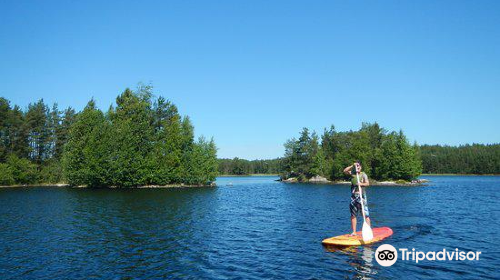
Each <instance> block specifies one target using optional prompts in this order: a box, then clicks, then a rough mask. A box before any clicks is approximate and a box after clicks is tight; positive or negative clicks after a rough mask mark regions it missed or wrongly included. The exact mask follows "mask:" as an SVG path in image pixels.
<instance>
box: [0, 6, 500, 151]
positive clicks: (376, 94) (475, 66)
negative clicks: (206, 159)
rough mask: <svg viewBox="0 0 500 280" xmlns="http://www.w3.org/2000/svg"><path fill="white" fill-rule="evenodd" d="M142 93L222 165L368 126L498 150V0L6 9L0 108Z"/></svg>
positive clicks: (104, 100) (2, 11) (104, 103)
mask: <svg viewBox="0 0 500 280" xmlns="http://www.w3.org/2000/svg"><path fill="white" fill-rule="evenodd" d="M138 82H145V83H149V82H151V83H152V84H153V86H154V87H155V89H156V93H157V94H159V95H163V96H165V97H166V98H168V99H170V100H171V101H173V102H174V103H175V104H177V106H178V107H179V108H180V112H181V113H182V114H187V115H189V116H190V117H191V119H192V120H193V123H194V125H195V128H196V134H197V135H205V136H207V137H212V136H213V137H214V138H215V140H216V142H217V145H218V147H219V157H235V156H238V157H241V158H247V159H255V158H274V157H277V156H281V155H282V154H283V150H284V149H283V142H285V140H286V139H288V138H291V137H294V136H297V135H298V133H299V131H300V130H301V128H302V127H304V126H307V127H310V128H311V129H313V130H316V131H318V132H322V130H323V128H324V127H328V126H330V125H331V124H335V126H336V128H337V129H338V130H341V131H342V130H349V129H358V128H359V127H360V125H361V122H374V121H377V122H379V124H380V125H382V126H383V127H385V128H388V129H391V130H399V129H400V128H401V129H403V131H404V132H405V133H406V134H407V135H408V137H409V138H410V140H411V141H417V142H418V143H424V144H436V143H438V144H450V145H457V144H465V143H472V142H476V143H498V142H500V129H499V128H500V125H499V123H500V109H499V108H500V1H434V0H433V1H364V2H362V1H355V2H354V1H130V2H128V1H4V0H0V96H3V97H6V98H7V99H9V100H11V102H12V104H18V105H20V106H22V107H26V106H27V105H28V104H29V103H30V102H34V101H36V100H38V99H40V98H43V99H44V100H45V101H46V102H47V103H50V104H51V103H53V102H57V103H58V104H59V106H60V107H61V108H64V107H67V106H72V107H74V108H76V109H78V110H80V109H82V108H83V107H84V106H85V104H86V102H87V101H88V100H89V99H90V98H91V97H95V99H96V100H97V102H98V105H99V106H100V107H101V108H102V109H107V108H108V107H109V105H110V104H111V103H113V102H114V99H115V97H116V96H117V95H118V94H119V93H120V92H121V91H122V90H123V89H124V88H126V87H135V86H136V85H137V83H138Z"/></svg>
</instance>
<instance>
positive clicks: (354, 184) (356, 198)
mask: <svg viewBox="0 0 500 280" xmlns="http://www.w3.org/2000/svg"><path fill="white" fill-rule="evenodd" d="M344 173H345V174H347V175H349V176H351V203H350V204H349V210H350V211H351V226H352V233H351V235H356V226H357V222H358V221H357V219H356V216H357V215H358V214H359V213H361V211H363V210H362V209H361V198H360V195H359V188H358V176H356V173H358V174H359V180H360V182H359V185H360V186H361V189H362V191H363V194H362V195H363V205H364V210H365V217H366V222H367V223H368V225H369V226H370V227H371V222H370V217H369V216H370V212H369V211H368V205H367V203H366V192H365V190H364V188H365V187H368V186H370V182H369V181H368V176H367V175H366V173H364V172H361V163H360V162H359V161H357V162H355V163H354V164H353V165H350V166H348V167H346V168H345V169H344Z"/></svg>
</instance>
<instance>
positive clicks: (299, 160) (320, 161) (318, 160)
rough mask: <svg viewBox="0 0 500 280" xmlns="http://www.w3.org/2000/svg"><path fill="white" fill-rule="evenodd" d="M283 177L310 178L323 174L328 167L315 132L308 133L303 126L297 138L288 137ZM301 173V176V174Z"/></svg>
mask: <svg viewBox="0 0 500 280" xmlns="http://www.w3.org/2000/svg"><path fill="white" fill-rule="evenodd" d="M283 163H284V172H283V173H284V175H283V176H284V177H299V178H304V179H305V178H310V177H312V176H314V175H325V173H326V172H327V170H328V168H327V167H326V160H325V155H324V153H323V151H322V150H321V147H320V146H319V140H318V136H317V135H316V133H312V134H309V130H308V129H307V128H303V129H302V132H301V133H300V137H299V139H298V140H297V139H290V140H288V141H287V142H286V143H285V156H284V158H283ZM301 175H302V176H301Z"/></svg>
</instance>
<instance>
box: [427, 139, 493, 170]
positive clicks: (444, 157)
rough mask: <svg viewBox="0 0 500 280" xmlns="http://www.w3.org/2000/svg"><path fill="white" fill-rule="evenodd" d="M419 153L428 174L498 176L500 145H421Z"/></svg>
mask: <svg viewBox="0 0 500 280" xmlns="http://www.w3.org/2000/svg"><path fill="white" fill-rule="evenodd" d="M419 152H420V154H421V156H422V161H423V172H424V173H428V174H500V144H491V145H481V144H472V145H462V146H458V147H450V146H439V145H432V146H429V145H423V146H420V148H419Z"/></svg>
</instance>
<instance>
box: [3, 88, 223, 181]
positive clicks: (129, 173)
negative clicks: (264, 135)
mask: <svg viewBox="0 0 500 280" xmlns="http://www.w3.org/2000/svg"><path fill="white" fill-rule="evenodd" d="M216 152H217V149H216V146H215V143H214V141H213V140H209V141H207V140H205V139H204V138H203V137H201V138H199V139H198V140H196V141H195V139H194V127H193V125H192V124H191V121H190V119H189V117H188V116H184V117H183V116H181V115H180V114H179V112H178V109H177V107H176V106H175V105H174V104H172V103H171V102H169V101H168V100H166V99H164V98H163V97H158V98H153V92H152V88H151V87H150V86H139V87H138V88H137V90H135V91H132V90H130V89H126V90H125V91H124V92H123V93H122V94H120V95H119V96H118V97H117V98H116V105H115V106H111V107H110V108H109V109H108V111H107V112H103V111H101V110H100V109H98V108H97V106H96V102H95V101H94V100H90V101H89V102H88V104H87V106H86V107H85V108H84V109H83V111H81V112H76V111H75V110H74V109H72V108H67V109H65V110H63V111H60V110H59V109H58V107H57V105H54V106H52V108H51V109H50V108H49V107H48V106H47V105H46V104H45V103H44V102H43V100H40V101H38V102H36V103H33V104H30V105H29V106H28V109H27V110H26V111H23V110H22V109H21V108H20V107H19V106H14V107H11V106H10V102H9V101H8V100H6V99H5V98H0V185H13V184H23V185H26V184H29V185H33V184H41V183H45V184H55V183H67V184H70V185H74V186H81V185H83V186H88V187H110V186H113V187H138V186H145V185H161V186H163V185H178V184H185V185H205V184H210V183H211V182H213V181H214V180H215V177H216V175H217V157H216Z"/></svg>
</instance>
